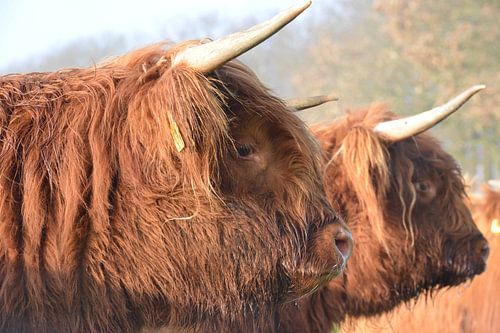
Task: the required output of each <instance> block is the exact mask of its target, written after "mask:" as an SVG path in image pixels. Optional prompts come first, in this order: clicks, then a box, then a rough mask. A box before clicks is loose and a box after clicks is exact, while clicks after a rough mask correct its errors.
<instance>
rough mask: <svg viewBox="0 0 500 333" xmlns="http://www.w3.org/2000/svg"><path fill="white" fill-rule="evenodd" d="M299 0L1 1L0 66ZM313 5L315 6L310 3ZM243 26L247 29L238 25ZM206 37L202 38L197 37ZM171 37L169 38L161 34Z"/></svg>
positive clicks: (261, 13) (266, 11)
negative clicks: (80, 43) (81, 43)
mask: <svg viewBox="0 0 500 333" xmlns="http://www.w3.org/2000/svg"><path fill="white" fill-rule="evenodd" d="M297 2H298V1H297V0H251V1H243V0H163V1H161V0H79V1H73V0H0V68H2V67H5V66H7V65H9V64H11V63H14V62H16V61H19V60H24V59H28V58H30V57H31V56H36V55H39V54H45V53H47V52H48V51H49V50H50V49H51V48H57V47H60V46H61V45H64V44H66V43H67V42H69V41H71V40H74V39H78V38H81V37H89V36H93V35H99V34H103V33H112V34H122V35H125V36H128V35H130V36H132V35H137V34H142V35H148V34H149V35H151V34H155V33H158V31H159V29H160V28H161V27H166V26H167V25H168V24H169V23H170V22H172V24H173V25H180V24H182V20H183V19H193V18H196V17H199V16H200V15H207V14H209V13H217V15H218V16H219V17H221V18H224V17H228V18H231V19H232V20H235V19H236V20H237V19H238V18H246V17H251V16H254V17H259V19H260V17H262V19H263V20H265V19H268V18H270V17H271V16H273V15H274V14H275V13H278V12H279V11H280V10H283V9H286V8H288V7H290V6H293V5H294V4H296V3H297ZM313 5H314V4H313ZM242 28H246V27H242ZM197 37H200V38H202V37H205V36H197ZM165 38H169V36H165Z"/></svg>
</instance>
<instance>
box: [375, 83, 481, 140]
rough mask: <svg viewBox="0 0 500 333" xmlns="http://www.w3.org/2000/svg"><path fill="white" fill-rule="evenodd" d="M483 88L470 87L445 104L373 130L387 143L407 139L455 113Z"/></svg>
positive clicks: (386, 122) (478, 86) (379, 125)
mask: <svg viewBox="0 0 500 333" xmlns="http://www.w3.org/2000/svg"><path fill="white" fill-rule="evenodd" d="M484 88H486V86H484V85H475V86H472V87H470V88H469V89H467V90H466V91H464V92H463V93H461V94H460V95H458V96H455V97H454V98H452V99H451V100H449V101H448V102H447V103H446V104H443V105H441V106H438V107H436V108H434V109H432V110H429V111H425V112H422V113H419V114H417V115H414V116H410V117H406V118H401V119H396V120H391V121H385V122H382V123H379V124H378V125H377V126H375V128H374V129H373V130H374V131H375V132H377V133H379V134H380V135H381V136H382V137H384V138H385V139H386V140H388V141H392V142H396V141H400V140H404V139H407V138H409V137H411V136H413V135H417V134H419V133H422V132H423V131H426V130H428V129H429V128H431V127H432V126H434V125H436V124H437V123H439V122H440V121H442V120H443V119H445V118H446V117H448V116H449V115H450V114H452V113H453V112H455V111H457V110H458V109H459V108H460V107H461V106H462V105H464V104H465V102H467V101H468V100H469V98H471V97H472V96H474V94H476V93H477V92H478V91H480V90H483V89H484Z"/></svg>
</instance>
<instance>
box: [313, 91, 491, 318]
mask: <svg viewBox="0 0 500 333" xmlns="http://www.w3.org/2000/svg"><path fill="white" fill-rule="evenodd" d="M482 88H483V87H482V86H475V87H473V88H471V89H469V90H468V91H466V92H464V93H463V94H461V95H460V96H458V97H456V98H455V99H453V100H451V101H450V102H448V103H447V104H445V105H444V106H441V107H438V108H436V109H434V110H432V111H431V112H425V113H422V114H419V115H417V116H414V117H409V118H404V119H395V118H396V117H395V116H394V115H393V114H391V113H389V112H388V111H387V109H386V108H385V107H383V106H381V105H373V106H372V107H370V108H368V109H366V110H363V111H358V112H353V113H351V114H349V115H347V116H346V117H345V118H344V119H342V120H339V121H337V122H335V123H334V124H332V125H331V126H327V127H322V128H316V129H315V133H316V135H317V137H318V138H319V140H320V142H321V144H322V146H323V148H324V150H325V151H326V154H327V156H328V164H327V168H326V171H325V174H326V176H325V181H326V188H327V194H328V196H329V199H330V201H331V202H332V203H338V204H339V205H340V208H341V211H343V212H344V214H345V217H346V219H347V221H348V225H349V227H350V228H351V230H352V231H353V234H354V237H355V239H356V241H357V242H356V244H357V245H356V249H355V251H354V253H353V257H352V259H351V261H350V262H349V264H348V267H347V269H346V274H345V279H344V281H343V282H342V283H341V282H335V281H333V282H331V287H332V288H333V289H336V290H337V291H340V290H343V291H341V292H339V293H338V296H339V297H342V295H344V297H346V300H347V301H346V304H345V309H344V312H347V313H348V314H351V315H355V316H356V315H370V314H373V313H379V312H381V311H384V310H388V309H391V308H392V307H394V306H395V305H396V304H398V303H399V302H401V301H405V300H408V299H410V298H412V297H415V296H417V295H418V294H420V293H422V292H426V291H431V290H433V289H435V288H438V287H444V286H453V285H457V284H459V283H462V282H465V281H466V280H468V279H471V278H472V277H474V275H476V274H479V273H481V272H483V271H484V269H485V266H486V260H487V257H488V251H489V249H488V244H487V242H486V240H485V238H484V237H483V235H482V234H481V233H480V232H479V231H478V229H477V228H476V225H475V224H474V221H473V220H472V217H471V213H470V211H469V209H468V207H467V205H466V194H465V191H464V181H463V178H462V176H461V172H460V169H459V167H458V165H457V163H456V161H455V160H454V159H453V158H452V157H451V156H450V155H449V154H448V153H446V152H445V151H444V150H443V149H442V148H441V146H440V145H439V143H438V142H437V140H435V139H434V138H433V137H432V136H430V135H429V134H426V133H422V132H423V131H425V130H427V129H428V128H430V127H431V126H432V125H433V124H435V123H437V122H438V121H440V120H442V119H443V118H445V117H446V116H447V115H449V114H450V113H451V111H454V110H456V109H458V107H459V106H461V105H462V104H463V103H464V102H465V101H466V100H467V99H468V98H470V97H471V96H472V95H473V94H474V93H476V92H477V91H479V90H481V89H482ZM344 288H345V289H344ZM332 302H333V300H332Z"/></svg>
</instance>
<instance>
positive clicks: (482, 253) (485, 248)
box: [479, 243, 490, 263]
mask: <svg viewBox="0 0 500 333" xmlns="http://www.w3.org/2000/svg"><path fill="white" fill-rule="evenodd" d="M479 255H480V256H481V258H482V259H483V261H484V262H485V263H486V261H487V260H488V256H489V255H490V247H489V245H488V243H485V244H483V246H482V247H481V250H480V253H479Z"/></svg>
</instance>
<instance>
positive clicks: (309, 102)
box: [285, 94, 339, 112]
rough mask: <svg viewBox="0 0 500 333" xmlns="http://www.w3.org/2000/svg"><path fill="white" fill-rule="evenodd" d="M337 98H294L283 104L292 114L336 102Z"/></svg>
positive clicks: (328, 96)
mask: <svg viewBox="0 0 500 333" xmlns="http://www.w3.org/2000/svg"><path fill="white" fill-rule="evenodd" d="M338 100H339V98H338V97H337V96H335V95H333V94H330V95H320V96H313V97H306V98H294V99H289V100H287V101H286V102H285V104H286V106H287V107H289V108H290V109H293V111H294V112H296V111H301V110H305V109H309V108H312V107H315V106H318V105H321V104H324V103H328V102H332V101H338Z"/></svg>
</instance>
